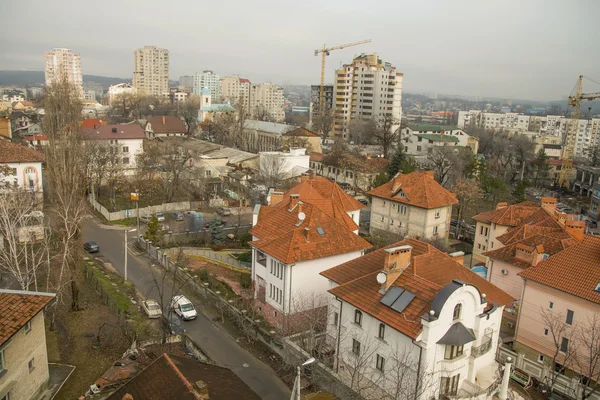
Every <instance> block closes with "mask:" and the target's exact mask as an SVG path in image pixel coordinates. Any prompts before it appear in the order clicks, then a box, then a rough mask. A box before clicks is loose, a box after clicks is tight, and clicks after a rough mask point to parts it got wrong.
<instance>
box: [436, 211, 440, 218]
mask: <svg viewBox="0 0 600 400" xmlns="http://www.w3.org/2000/svg"><path fill="white" fill-rule="evenodd" d="M435 217H436V218H439V217H440V210H435Z"/></svg>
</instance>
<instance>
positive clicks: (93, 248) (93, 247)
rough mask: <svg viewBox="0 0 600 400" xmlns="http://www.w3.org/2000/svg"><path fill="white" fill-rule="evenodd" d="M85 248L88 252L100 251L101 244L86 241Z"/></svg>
mask: <svg viewBox="0 0 600 400" xmlns="http://www.w3.org/2000/svg"><path fill="white" fill-rule="evenodd" d="M83 248H84V250H85V251H87V252H88V253H97V252H99V251H100V246H98V243H96V242H85V243H84V244H83Z"/></svg>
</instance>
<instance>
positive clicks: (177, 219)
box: [171, 211, 185, 221]
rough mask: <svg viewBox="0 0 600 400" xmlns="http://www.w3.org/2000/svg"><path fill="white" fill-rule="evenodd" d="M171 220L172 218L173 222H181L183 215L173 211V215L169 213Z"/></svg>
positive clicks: (183, 218)
mask: <svg viewBox="0 0 600 400" xmlns="http://www.w3.org/2000/svg"><path fill="white" fill-rule="evenodd" d="M171 218H173V220H174V221H183V220H185V215H183V213H182V212H179V211H175V212H174V213H171Z"/></svg>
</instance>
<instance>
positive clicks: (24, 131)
mask: <svg viewBox="0 0 600 400" xmlns="http://www.w3.org/2000/svg"><path fill="white" fill-rule="evenodd" d="M38 133H42V125H40V124H36V123H30V124H28V125H25V126H20V127H18V128H16V129H15V130H14V131H13V134H15V135H19V136H21V137H27V136H30V135H36V134H38Z"/></svg>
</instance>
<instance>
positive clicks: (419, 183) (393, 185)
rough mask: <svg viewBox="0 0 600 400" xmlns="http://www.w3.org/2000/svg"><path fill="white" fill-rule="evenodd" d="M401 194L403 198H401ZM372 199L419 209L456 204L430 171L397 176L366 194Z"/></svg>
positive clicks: (454, 198) (456, 201)
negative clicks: (372, 197) (389, 201)
mask: <svg viewBox="0 0 600 400" xmlns="http://www.w3.org/2000/svg"><path fill="white" fill-rule="evenodd" d="M400 193H403V194H404V195H405V197H401V196H400ZM367 194H370V195H372V196H374V197H379V198H382V199H388V200H392V201H395V202H398V203H404V204H409V205H412V206H416V207H421V208H428V209H429V208H438V207H445V206H449V205H452V204H457V203H458V200H457V199H456V197H455V196H454V195H453V194H452V193H450V192H449V191H448V190H446V189H444V188H443V187H442V186H441V185H440V184H439V183H437V182H436V181H435V179H433V173H431V171H418V172H411V173H410V174H406V175H404V174H398V175H397V176H395V177H394V178H393V179H392V180H391V181H389V182H388V183H386V184H383V185H381V186H379V187H376V188H375V189H371V190H370V191H368V192H367Z"/></svg>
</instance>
